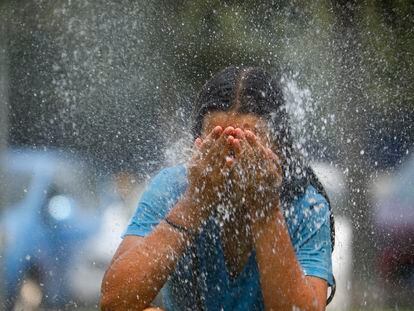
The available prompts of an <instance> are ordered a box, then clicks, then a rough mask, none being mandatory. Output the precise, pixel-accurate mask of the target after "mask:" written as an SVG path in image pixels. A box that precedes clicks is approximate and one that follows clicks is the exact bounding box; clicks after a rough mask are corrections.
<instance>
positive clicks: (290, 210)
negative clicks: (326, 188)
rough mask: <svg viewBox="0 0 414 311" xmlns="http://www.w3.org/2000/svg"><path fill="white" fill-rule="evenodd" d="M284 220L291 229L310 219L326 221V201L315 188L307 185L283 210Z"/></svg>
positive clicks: (328, 210) (327, 207) (327, 210)
mask: <svg viewBox="0 0 414 311" xmlns="http://www.w3.org/2000/svg"><path fill="white" fill-rule="evenodd" d="M284 212H285V217H286V220H287V221H288V222H289V223H290V225H291V226H292V229H293V227H296V226H297V225H299V224H300V223H303V222H304V221H305V222H308V221H309V220H310V219H312V220H315V221H316V220H319V221H323V220H326V219H328V216H329V213H330V209H329V203H328V200H327V199H326V198H325V196H324V194H323V193H321V192H319V191H318V190H317V189H316V187H314V186H312V185H309V186H307V188H306V189H305V191H304V192H303V193H302V194H301V195H299V196H297V197H296V198H295V199H294V200H293V201H292V203H291V204H290V205H289V206H288V207H287V208H286V209H285V211H284ZM319 221H318V222H319Z"/></svg>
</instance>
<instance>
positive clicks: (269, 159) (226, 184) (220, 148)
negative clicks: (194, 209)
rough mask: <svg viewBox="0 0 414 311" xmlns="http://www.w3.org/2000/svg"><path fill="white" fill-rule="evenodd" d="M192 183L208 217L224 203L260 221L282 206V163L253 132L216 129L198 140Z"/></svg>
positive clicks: (193, 195) (190, 171)
mask: <svg viewBox="0 0 414 311" xmlns="http://www.w3.org/2000/svg"><path fill="white" fill-rule="evenodd" d="M188 181H189V187H188V192H189V194H190V196H191V198H192V199H193V200H196V201H197V205H198V206H199V207H201V210H202V213H203V214H205V215H204V216H207V215H209V214H211V213H212V212H213V211H214V209H215V208H216V207H217V206H218V205H220V204H222V205H223V204H224V205H229V204H228V203H231V204H230V205H231V206H232V207H233V208H235V209H243V213H244V214H245V215H246V216H248V217H249V218H250V219H251V220H252V221H257V220H259V219H261V218H264V217H266V216H267V214H268V212H269V211H271V210H272V209H273V208H275V207H278V198H279V188H280V185H281V183H282V168H281V162H280V159H279V157H278V156H277V155H276V153H275V152H273V151H272V149H271V148H270V146H269V144H268V143H266V141H265V139H262V138H261V137H260V135H256V134H255V133H254V132H253V131H251V130H244V129H241V128H233V127H227V128H225V129H223V128H222V127H220V126H216V127H215V128H214V129H213V130H212V131H211V132H210V133H209V134H208V135H207V136H206V137H204V138H203V139H202V138H197V139H196V140H195V142H194V153H193V156H192V158H191V160H190V162H189V165H188ZM226 203H227V204H226Z"/></svg>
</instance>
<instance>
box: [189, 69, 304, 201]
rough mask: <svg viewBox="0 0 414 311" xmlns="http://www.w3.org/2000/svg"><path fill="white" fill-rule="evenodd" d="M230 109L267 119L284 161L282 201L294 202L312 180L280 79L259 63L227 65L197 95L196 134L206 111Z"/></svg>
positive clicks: (195, 134) (272, 138)
mask: <svg viewBox="0 0 414 311" xmlns="http://www.w3.org/2000/svg"><path fill="white" fill-rule="evenodd" d="M229 110H232V111H236V112H239V113H252V114H254V115H257V116H259V117H261V118H262V119H264V120H265V121H266V122H267V123H268V125H269V129H270V132H271V133H270V138H271V140H272V142H273V143H274V145H276V146H278V149H279V150H278V152H279V154H280V155H281V158H282V163H283V172H284V178H283V180H284V182H283V185H282V194H283V195H282V196H281V198H282V204H283V205H286V204H287V203H291V201H292V199H294V198H295V197H297V195H299V194H300V193H303V192H304V191H305V188H306V186H307V185H308V184H309V182H308V178H307V177H308V176H307V171H308V170H307V169H305V165H304V161H303V158H302V156H301V155H300V153H299V152H298V151H297V150H295V148H294V144H293V138H292V134H291V129H290V127H289V118H288V115H287V113H286V111H285V107H284V99H283V94H282V87H281V85H280V82H279V80H277V79H275V78H273V77H272V76H271V75H270V74H269V73H267V72H266V71H264V70H262V69H261V68H256V67H227V68H226V69H224V70H222V71H220V72H219V73H218V74H216V75H215V76H214V77H213V78H211V79H210V80H209V81H207V83H206V84H205V85H204V86H203V87H202V89H201V91H200V93H199V95H198V98H197V100H196V103H195V105H194V109H193V127H192V133H193V136H194V137H198V136H200V135H201V131H202V126H203V119H204V117H205V116H206V114H207V113H209V112H212V111H229ZM284 203H286V204H284Z"/></svg>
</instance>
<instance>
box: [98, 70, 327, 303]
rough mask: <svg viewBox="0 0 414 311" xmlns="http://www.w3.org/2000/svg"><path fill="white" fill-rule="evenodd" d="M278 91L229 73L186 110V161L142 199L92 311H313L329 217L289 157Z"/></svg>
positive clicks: (300, 166) (318, 299)
mask: <svg viewBox="0 0 414 311" xmlns="http://www.w3.org/2000/svg"><path fill="white" fill-rule="evenodd" d="M283 104H284V102H283V96H282V92H281V87H280V85H279V84H278V81H276V80H275V79H272V77H271V76H270V75H269V74H267V73H266V72H264V71H263V70H261V69H258V68H238V67H229V68H226V69H225V70H223V71H221V72H220V73H218V74H217V75H216V76H214V77H213V78H212V79H211V80H209V81H208V82H207V83H206V84H205V85H204V87H203V89H202V90H201V92H200V94H199V97H198V100H197V102H196V104H195V109H194V112H195V113H194V122H193V125H194V126H193V134H194V138H195V143H194V154H193V157H192V158H191V160H190V161H189V163H187V164H186V165H180V166H177V167H172V168H166V169H164V170H162V171H161V172H160V173H159V174H158V175H157V176H155V177H154V178H153V180H152V182H151V183H150V184H149V186H148V188H147V190H146V192H145V193H144V194H143V196H142V198H141V201H140V203H139V205H138V208H137V210H136V213H135V215H134V216H133V217H132V220H131V222H130V225H129V226H128V228H127V230H126V233H125V237H124V240H123V242H122V243H121V245H120V246H119V249H118V251H117V253H116V254H115V256H114V259H113V261H112V263H111V265H110V267H109V268H108V270H107V272H106V275H105V277H104V280H103V283H102V300H101V307H102V309H103V310H143V309H145V308H148V307H150V304H151V302H152V301H153V299H154V298H155V297H156V296H157V294H158V292H159V291H160V290H161V289H162V294H163V295H162V296H163V305H164V308H166V309H167V310H292V309H295V308H296V309H295V310H324V309H325V305H326V297H327V289H328V286H332V285H333V283H334V281H333V276H332V265H331V251H332V242H331V222H330V208H329V205H328V202H327V199H326V198H325V196H324V194H323V189H322V188H321V187H320V184H319V183H318V181H317V179H316V178H315V176H314V174H313V173H312V171H311V170H310V169H309V168H308V167H307V166H306V165H305V164H304V161H303V160H302V158H301V156H300V154H299V153H298V152H296V150H295V148H294V143H293V141H292V137H291V133H290V130H289V126H288V119H287V115H286V113H285V112H284V109H283Z"/></svg>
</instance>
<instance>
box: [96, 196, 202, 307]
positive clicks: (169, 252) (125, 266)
mask: <svg viewBox="0 0 414 311" xmlns="http://www.w3.org/2000/svg"><path fill="white" fill-rule="evenodd" d="M191 204H193V203H192V202H191V201H190V200H181V201H179V202H178V203H177V205H176V206H175V207H174V208H173V210H172V211H171V213H170V214H169V216H168V217H169V219H170V218H174V216H175V215H177V214H178V215H180V217H182V215H183V214H184V213H185V212H186V211H188V210H193V207H192V206H190V205H191ZM194 216H195V215H192V217H194ZM192 220H193V222H192V225H191V227H192V229H191V230H195V229H196V228H197V227H198V226H199V224H200V223H201V221H198V220H197V219H195V218H192ZM192 238H193V236H192V235H191V234H185V233H182V232H180V231H179V230H177V229H174V228H172V227H171V226H170V225H168V224H167V223H165V222H161V223H160V224H159V225H158V226H157V227H156V228H155V229H154V230H153V231H152V232H151V234H149V235H148V236H146V237H138V236H127V237H126V238H125V239H124V240H123V241H122V243H121V245H120V246H119V248H118V250H117V252H116V254H115V256H114V259H113V260H112V262H111V265H110V267H109V268H108V270H107V271H106V273H105V276H104V279H103V281H102V297H101V309H102V310H143V309H145V308H146V307H149V304H150V303H151V302H152V301H153V300H154V298H155V296H156V295H157V294H158V292H159V291H160V289H161V288H162V286H163V285H164V283H165V282H166V280H167V278H168V276H169V275H170V273H171V272H172V271H173V269H174V268H175V265H176V263H177V261H178V259H179V258H180V256H181V255H182V253H183V252H184V250H185V249H186V247H187V246H188V245H189V244H190V243H191V242H192Z"/></svg>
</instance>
